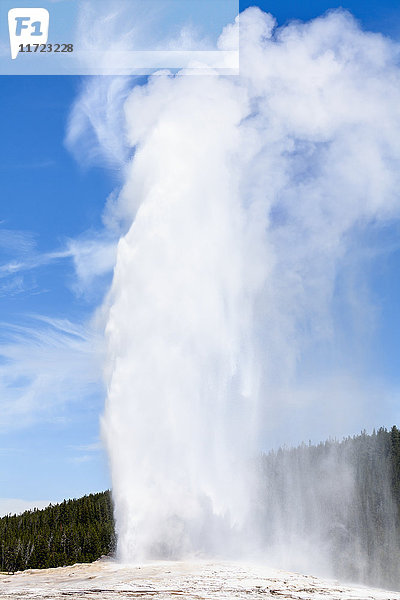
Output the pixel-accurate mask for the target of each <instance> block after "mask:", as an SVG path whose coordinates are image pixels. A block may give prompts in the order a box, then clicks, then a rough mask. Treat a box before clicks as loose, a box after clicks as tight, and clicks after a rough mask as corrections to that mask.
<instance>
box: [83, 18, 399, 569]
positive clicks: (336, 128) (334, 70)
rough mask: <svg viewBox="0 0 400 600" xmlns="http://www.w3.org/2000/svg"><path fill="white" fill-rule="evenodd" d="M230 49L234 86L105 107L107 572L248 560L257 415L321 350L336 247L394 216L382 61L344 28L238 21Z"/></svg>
mask: <svg viewBox="0 0 400 600" xmlns="http://www.w3.org/2000/svg"><path fill="white" fill-rule="evenodd" d="M238 27H239V21H238V22H237V23H236V24H234V25H231V26H228V27H227V28H226V29H225V31H224V32H223V34H222V36H221V39H220V46H221V48H228V49H229V48H230V47H231V45H232V40H234V39H235V36H236V35H237V29H238ZM240 35H241V43H240V53H241V63H240V76H237V77H233V76H221V75H215V76H212V75H208V76H194V75H186V74H185V73H179V74H178V75H175V76H173V75H170V74H166V73H164V74H158V75H155V76H154V77H152V78H150V80H149V81H148V83H146V84H145V85H142V86H136V87H134V88H133V89H132V91H131V92H130V95H129V97H128V99H127V101H126V103H125V122H126V132H127V138H126V139H127V145H128V146H129V148H131V149H134V156H133V158H132V160H131V162H130V163H129V164H128V165H127V166H126V169H125V176H126V179H125V184H124V187H123V190H122V192H121V194H120V196H119V199H118V201H117V202H116V204H115V206H114V209H113V210H115V214H116V215H118V216H123V218H124V219H125V220H128V221H129V220H130V222H131V226H130V227H129V228H128V231H127V232H126V234H125V235H124V236H123V237H122V238H121V239H120V241H119V245H118V253H117V261H116V267H115V273H114V279H113V284H112V289H111V292H110V295H109V297H108V299H107V307H109V308H108V310H109V312H108V322H107V328H106V336H107V344H108V359H107V370H106V377H107V384H108V397H107V402H106V409H105V415H104V420H103V430H104V434H105V438H106V441H107V445H108V450H109V456H110V463H111V471H112V484H113V496H114V501H115V515H116V526H117V533H118V554H119V558H120V559H121V560H122V561H124V562H129V561H135V560H139V559H143V558H147V557H150V558H152V557H177V556H182V555H190V554H192V555H193V554H197V553H208V554H213V553H214V554H223V553H226V554H229V553H233V552H235V551H236V550H237V549H238V548H241V549H242V551H243V549H244V548H251V543H252V541H253V539H254V536H253V533H252V532H254V530H255V529H256V527H254V528H252V526H251V514H252V511H251V509H250V500H249V498H250V495H251V494H250V490H251V478H247V477H246V474H247V472H248V462H247V461H248V459H249V458H250V457H251V456H254V455H255V453H256V452H257V449H258V448H259V440H260V432H261V433H262V429H263V426H264V424H263V420H262V419H261V418H260V415H261V412H260V406H262V407H264V408H263V412H262V414H263V415H264V417H265V415H267V416H268V411H270V413H271V418H275V416H276V413H277V412H278V411H277V408H276V407H277V403H279V402H282V403H283V405H282V410H283V408H284V402H285V400H284V399H285V398H289V397H290V398H291V401H293V395H294V396H295V394H296V392H295V391H293V390H296V377H297V373H298V365H299V360H300V359H301V356H302V352H303V350H304V349H305V348H306V347H307V349H308V351H309V354H310V348H311V349H312V348H313V344H317V343H320V342H321V340H322V341H323V342H324V343H326V342H327V341H328V342H329V339H332V336H333V333H332V310H331V309H332V299H333V295H334V290H335V279H336V276H337V273H338V271H339V270H340V266H341V260H342V258H343V257H344V255H345V253H346V252H347V251H348V250H349V248H350V247H351V243H352V241H351V240H353V241H354V239H355V238H356V237H357V239H359V236H360V232H361V231H363V230H364V231H365V230H366V228H368V227H370V226H371V224H374V226H375V227H377V226H378V225H379V224H380V223H387V222H389V221H390V220H392V219H396V218H397V217H398V215H399V208H400V203H399V199H398V196H399V189H400V185H399V184H400V181H399V179H400V171H399V169H398V164H399V163H398V160H399V159H400V110H399V107H400V76H399V68H398V66H397V64H396V58H397V56H398V54H397V52H398V51H397V48H396V47H395V46H394V44H393V43H392V42H391V41H390V40H388V39H385V38H383V37H382V36H380V35H374V34H369V33H365V32H363V31H361V30H360V29H359V27H358V25H357V24H356V22H355V21H354V20H353V19H352V17H351V16H350V15H348V14H346V13H344V12H334V13H330V14H328V15H326V16H324V17H321V18H319V19H316V20H314V21H313V22H311V23H306V24H301V23H293V24H289V25H288V26H286V27H284V28H281V29H275V22H274V20H273V18H272V17H271V16H270V15H266V14H264V13H262V12H261V11H260V10H258V9H249V10H248V11H246V12H244V13H243V14H242V15H241V16H240ZM93 85H94V86H95V85H96V82H95V83H94V84H93ZM92 92H93V87H92V88H89V90H88V92H87V93H88V94H90V93H92ZM110 97H111V98H112V94H111V95H110ZM114 135H115V132H114ZM311 354H312V352H311ZM265 407H266V410H265ZM299 502H301V499H299V498H297V499H296V500H295V501H294V503H293V506H292V510H293V514H294V515H296V503H297V505H298V503H299ZM301 514H302V513H301V512H299V518H301ZM270 518H271V519H273V518H274V515H273V514H271V515H270ZM308 529H309V530H310V536H312V525H311V526H310V527H309V528H308ZM303 530H304V528H303V529H302V531H303ZM310 539H312V538H311V537H310ZM316 551H317V552H318V549H316ZM310 560H312V556H310Z"/></svg>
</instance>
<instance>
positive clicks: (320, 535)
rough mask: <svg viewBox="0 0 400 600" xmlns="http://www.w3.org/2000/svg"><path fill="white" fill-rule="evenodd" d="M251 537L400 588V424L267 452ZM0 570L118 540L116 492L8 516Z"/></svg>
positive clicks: (297, 564) (286, 555)
mask: <svg viewBox="0 0 400 600" xmlns="http://www.w3.org/2000/svg"><path fill="white" fill-rule="evenodd" d="M257 464H258V476H257V478H256V480H257V482H258V485H257V494H256V498H255V502H254V504H253V511H252V513H253V514H252V517H253V518H252V521H253V523H255V524H256V528H255V529H252V528H251V527H250V526H249V533H251V532H250V530H251V529H252V531H253V534H251V535H252V537H253V538H255V537H257V538H258V540H259V544H260V546H261V548H262V550H263V553H264V554H265V551H266V552H267V554H268V553H270V558H271V561H272V562H273V563H275V564H276V566H279V567H281V568H288V569H294V570H297V571H303V572H307V571H308V572H315V573H317V574H326V575H334V576H336V577H339V578H341V579H347V580H353V581H361V582H365V583H368V584H370V585H375V586H382V587H390V588H393V589H400V430H399V429H397V427H393V428H392V429H391V431H387V430H386V429H383V428H382V429H379V430H378V431H374V432H373V433H372V434H371V435H368V434H366V433H365V432H363V433H362V434H361V435H358V436H355V437H351V438H350V437H349V438H346V439H344V440H342V441H337V440H329V441H327V442H324V443H321V444H318V445H311V444H309V445H306V444H302V445H301V446H299V447H297V448H281V449H279V450H278V451H276V452H270V453H269V454H265V455H262V456H261V457H260V459H259V461H258V463H257ZM0 546H1V547H0V551H1V555H0V560H1V567H0V568H1V570H2V571H9V572H14V571H17V570H23V569H29V568H47V567H58V566H64V565H71V564H74V563H76V562H91V561H94V560H96V559H98V558H99V557H100V556H102V555H106V554H110V553H112V552H113V551H114V549H115V533H114V521H113V507H112V501H111V494H110V492H103V493H100V494H91V495H89V496H85V497H83V498H80V499H79V500H68V501H64V502H62V503H61V504H58V505H55V506H51V505H50V506H49V507H47V508H45V509H44V510H33V511H27V512H25V513H23V514H22V515H19V516H6V517H3V518H2V519H0Z"/></svg>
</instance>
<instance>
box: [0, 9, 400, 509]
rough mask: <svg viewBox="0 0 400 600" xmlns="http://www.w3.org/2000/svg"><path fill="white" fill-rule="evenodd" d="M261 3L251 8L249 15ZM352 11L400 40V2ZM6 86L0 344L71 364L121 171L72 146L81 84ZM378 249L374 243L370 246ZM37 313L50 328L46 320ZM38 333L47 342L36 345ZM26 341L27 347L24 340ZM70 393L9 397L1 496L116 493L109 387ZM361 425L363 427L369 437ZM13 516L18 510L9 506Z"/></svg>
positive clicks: (394, 354) (382, 324) (382, 353)
mask: <svg viewBox="0 0 400 600" xmlns="http://www.w3.org/2000/svg"><path fill="white" fill-rule="evenodd" d="M253 4H254V3H247V2H242V3H241V10H242V9H244V8H246V7H247V6H250V5H253ZM258 5H259V6H260V7H261V8H263V9H264V10H268V11H270V12H271V13H272V14H274V15H275V16H276V18H277V19H278V22H279V24H283V23H285V22H286V21H288V20H291V19H304V20H307V19H310V18H313V17H316V16H318V15H320V14H322V13H323V12H324V11H325V10H327V9H329V8H335V7H338V6H340V4H337V3H329V2H324V1H316V0H314V1H310V2H304V1H302V0H297V1H296V2H294V1H291V2H290V1H282V0H273V1H272V2H268V3H267V2H259V3H258ZM344 7H345V8H347V9H349V10H350V11H351V12H353V14H354V15H355V16H356V17H357V18H358V19H360V21H361V22H362V24H363V26H364V27H365V28H367V29H371V30H373V31H380V32H382V33H384V34H387V35H391V36H393V37H394V38H395V39H400V9H399V8H398V6H397V3H396V2H389V1H385V2H379V3H378V2H377V1H374V2H361V1H354V2H348V3H345V4H344ZM0 84H1V97H0V103H1V110H0V120H1V127H0V131H1V135H2V144H1V146H0V159H1V160H0V178H1V214H0V220H1V224H0V269H2V270H0V311H1V317H0V318H1V322H2V323H3V333H1V334H0V336H1V337H0V339H1V340H2V341H3V342H4V343H7V342H8V341H9V340H10V339H11V338H10V336H11V337H13V339H14V340H15V339H16V336H17V339H18V340H19V346H18V344H17V346H18V347H19V350H18V352H19V354H18V355H17V356H16V357H15V356H14V359H16V360H17V362H18V361H19V364H20V363H21V361H22V362H23V361H24V360H27V354H26V353H28V355H29V354H33V355H34V354H35V353H36V352H37V353H38V356H39V357H40V356H41V354H40V352H41V351H42V349H43V347H44V346H46V344H47V347H50V348H51V347H52V346H51V344H52V343H54V344H55V346H54V347H55V351H54V356H55V359H57V357H59V356H61V357H62V354H57V352H58V351H59V349H58V346H57V344H58V343H59V341H60V340H61V341H62V340H63V339H65V338H68V340H69V341H70V342H71V343H72V342H75V341H78V342H79V343H77V353H78V359H77V360H80V356H82V357H85V356H86V355H85V351H84V350H82V343H81V342H82V340H83V342H85V341H87V338H86V337H85V336H86V333H85V332H83V333H81V332H78V333H77V332H72V333H71V331H68V327H69V326H68V323H85V321H87V319H89V318H90V316H91V315H92V313H93V310H94V309H95V308H96V307H97V306H98V305H99V303H100V302H101V299H102V297H103V294H104V292H105V290H106V289H107V285H108V284H109V281H110V275H107V274H106V275H104V276H99V277H98V278H97V279H96V282H95V285H91V286H90V291H89V287H88V286H86V285H85V282H84V281H78V280H77V276H76V271H75V269H74V256H75V257H76V253H77V252H78V253H79V252H82V249H84V248H85V244H87V243H95V242H96V239H97V236H98V232H100V231H101V229H102V213H103V209H104V205H105V202H106V200H107V198H108V196H109V195H110V194H111V193H112V192H113V190H114V189H115V188H116V187H118V185H119V184H120V178H119V173H118V171H117V170H115V169H112V168H106V166H105V165H101V164H97V165H91V166H88V165H87V164H79V161H78V160H76V158H74V157H73V156H72V155H71V153H70V152H69V150H68V149H67V147H66V144H65V135H66V128H67V123H68V117H69V114H70V111H71V107H72V105H73V103H74V100H75V99H76V97H77V94H78V93H79V90H80V88H81V86H82V85H83V84H84V80H83V78H81V77H58V76H49V77H42V76H40V77H39V76H37V77H35V76H32V77H29V76H20V77H13V76H2V77H1V80H0ZM386 238H387V244H388V245H389V246H390V247H391V248H392V250H391V251H390V252H386V253H381V254H378V255H377V256H376V257H375V258H374V260H373V261H372V263H370V264H369V267H368V268H369V280H370V284H371V292H370V295H371V299H372V301H373V305H374V306H375V310H376V319H377V323H378V327H377V331H376V333H375V336H374V339H373V340H372V342H373V343H372V350H371V353H370V357H369V361H370V363H371V365H374V369H375V370H376V372H377V374H378V376H379V377H381V378H382V379H384V380H385V381H387V382H388V383H389V385H390V386H393V387H394V388H395V387H396V386H398V384H399V383H400V381H399V379H400V377H399V374H398V356H399V351H400V341H399V340H400V335H399V334H400V313H399V311H398V304H399V297H400V283H399V277H398V273H399V266H400V250H399V249H398V242H397V239H398V232H397V231H396V230H393V229H390V230H388V231H387V232H386ZM375 242H376V241H374V240H371V241H370V244H371V246H373V245H374V243H375ZM110 243H112V240H110ZM71 244H72V245H71ZM35 315H41V316H44V317H46V318H47V319H48V320H47V321H46V322H44V323H43V321H40V322H38V320H37V319H36V318H35ZM10 326H11V328H10ZM13 326H17V327H19V328H20V329H19V330H16V329H13ZM38 330H39V331H40V332H41V336H42V337H41V338H40V340H38V339H37V338H35V335H37V333H36V332H37V331H38ZM88 335H89V334H88ZM24 336H25V338H26V340H27V342H26V344H24V343H23V341H22V342H21V339H22V340H24V339H25V338H24ZM80 336H81V337H80ZM32 340H34V341H33V342H32ZM24 348H25V353H24ZM79 352H82V354H79ZM28 358H29V359H31V358H33V357H32V356H28ZM82 360H83V359H82ZM28 362H29V361H28ZM2 364H3V366H4V363H0V366H1V365H2ZM88 364H89V363H88ZM32 365H33V366H31V367H30V370H28V371H27V372H25V371H24V368H23V367H20V370H19V371H18V372H17V374H16V378H15V379H14V381H13V386H14V388H15V387H18V386H19V385H21V386H23V384H24V378H26V377H27V376H29V375H32V369H34V368H35V363H34V362H32ZM71 368H74V365H72V367H71ZM46 375H47V374H46V373H44V374H43V377H45V376H46ZM56 377H57V373H56ZM80 386H82V387H80ZM62 389H63V388H62ZM62 389H61V390H58V389H55V393H54V396H55V402H54V405H49V406H47V405H46V406H45V407H41V406H38V407H31V406H30V405H29V402H27V405H26V406H23V407H22V408H21V409H20V410H19V412H18V411H15V414H14V413H13V409H12V401H13V396H12V394H11V396H10V398H9V399H7V398H2V400H1V401H2V402H5V403H6V404H7V406H8V408H7V411H9V414H8V412H7V418H6V419H5V420H4V423H3V425H2V428H1V429H0V456H1V457H2V469H1V470H0V498H15V499H24V500H27V501H32V500H52V501H57V500H60V499H63V498H64V497H77V496H80V495H82V494H84V493H89V492H93V491H98V490H102V489H105V488H107V487H108V486H109V476H108V471H107V460H106V457H105V456H104V453H103V452H102V450H101V447H100V444H99V417H100V414H101V411H102V406H103V399H104V398H103V396H104V394H103V390H102V388H101V383H100V382H98V383H96V382H93V381H89V382H87V381H84V382H83V383H82V382H81V381H80V382H77V384H76V387H75V388H74V389H75V392H74V393H75V396H76V397H72V398H71V399H70V400H71V401H70V402H69V401H65V399H64V400H63V399H62V397H61V396H62ZM80 392H82V395H80ZM2 393H4V392H2ZM72 395H73V394H72ZM46 402H47V400H46ZM396 414H397V413H396V407H395V406H392V405H391V404H390V403H389V405H385V406H384V407H382V412H379V411H377V414H376V417H375V415H374V419H375V418H376V420H377V422H376V425H377V426H379V425H382V424H384V425H388V426H390V425H391V424H392V423H393V421H394V419H395V417H396ZM0 423H1V421H0ZM363 426H364V424H363V423H360V429H361V428H362V427H363ZM344 433H352V432H344ZM15 506H17V505H16V504H15ZM7 509H8V510H12V508H11V507H10V508H9V504H8V505H7ZM1 510H2V505H1V501H0V511H1Z"/></svg>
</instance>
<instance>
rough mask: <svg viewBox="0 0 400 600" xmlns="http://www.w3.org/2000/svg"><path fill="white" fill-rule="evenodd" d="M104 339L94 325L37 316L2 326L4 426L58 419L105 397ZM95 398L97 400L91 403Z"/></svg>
mask: <svg viewBox="0 0 400 600" xmlns="http://www.w3.org/2000/svg"><path fill="white" fill-rule="evenodd" d="M102 348H103V343H102V339H101V337H100V336H99V335H98V334H97V333H96V332H95V331H94V330H93V329H92V328H91V327H90V326H87V327H84V326H81V325H76V324H73V323H71V322H69V321H67V320H56V319H48V318H45V317H38V316H35V317H33V318H32V319H31V320H30V324H28V325H24V326H22V325H20V326H16V325H7V324H3V329H2V339H1V340H0V360H1V362H0V428H1V429H10V428H11V429H12V428H20V427H25V426H27V425H31V424H32V423H35V422H37V421H38V420H43V419H45V420H52V419H53V418H59V417H60V416H62V415H63V414H64V412H65V410H66V407H67V406H69V405H71V404H74V403H75V404H76V403H78V404H79V402H81V401H84V402H86V403H89V402H90V401H93V397H95V396H97V402H98V401H99V400H98V398H101V395H102V387H101V379H102V377H101V374H102ZM91 399H92V400H91Z"/></svg>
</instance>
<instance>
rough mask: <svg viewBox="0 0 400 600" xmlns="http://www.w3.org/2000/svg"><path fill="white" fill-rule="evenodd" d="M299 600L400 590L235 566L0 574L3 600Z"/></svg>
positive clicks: (391, 597)
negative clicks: (84, 599) (136, 599)
mask: <svg viewBox="0 0 400 600" xmlns="http://www.w3.org/2000/svg"><path fill="white" fill-rule="evenodd" d="M179 597H180V598H185V599H186V600H207V599H212V600H214V599H221V600H226V599H231V598H232V599H234V598H246V599H248V600H249V599H251V598H275V599H277V598H280V599H285V598H291V599H294V598H299V599H308V598H309V599H312V600H313V599H315V600H317V599H321V600H322V599H323V600H329V599H340V600H344V599H346V600H361V599H362V600H367V599H371V600H375V599H376V600H400V592H390V591H384V590H379V589H375V588H367V587H362V586H352V585H346V584H343V583H338V582H337V581H333V580H324V579H319V578H317V577H313V576H310V575H299V574H298V573H288V572H286V571H280V570H277V569H270V568H267V567H265V566H258V565H250V564H245V563H234V562H211V561H185V562H152V563H147V564H143V565H140V566H139V565H138V566H129V567H128V566H122V565H118V564H116V563H114V562H112V561H111V560H100V561H97V562H95V563H92V564H78V565H74V566H72V567H61V568H58V569H46V570H30V571H24V572H21V573H16V574H15V575H6V574H1V575H0V598H1V599H10V600H11V599H12V600H17V599H18V600H19V599H30V598H37V599H42V598H43V599H48V600H61V599H63V600H66V599H67V598H71V599H72V600H75V599H79V598H87V599H89V600H91V599H100V598H101V599H102V600H111V599H128V598H131V599H132V598H153V599H156V600H167V599H168V600H170V599H174V598H179Z"/></svg>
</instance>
